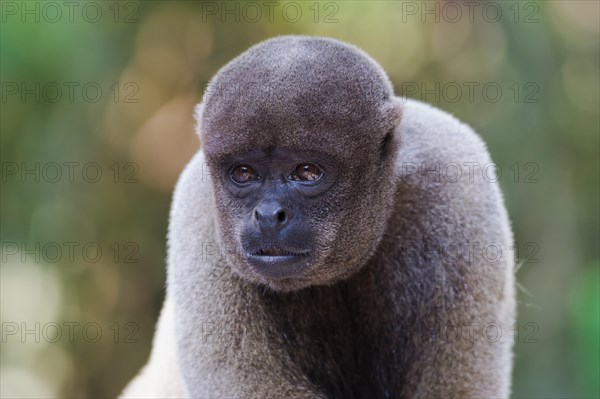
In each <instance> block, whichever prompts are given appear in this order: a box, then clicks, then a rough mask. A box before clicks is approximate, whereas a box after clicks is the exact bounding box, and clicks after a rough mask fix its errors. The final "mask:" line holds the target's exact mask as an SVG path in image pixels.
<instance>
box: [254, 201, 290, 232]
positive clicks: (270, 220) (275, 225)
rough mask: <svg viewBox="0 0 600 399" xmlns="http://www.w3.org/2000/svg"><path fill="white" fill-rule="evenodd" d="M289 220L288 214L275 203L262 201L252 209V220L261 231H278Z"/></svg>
mask: <svg viewBox="0 0 600 399" xmlns="http://www.w3.org/2000/svg"><path fill="white" fill-rule="evenodd" d="M288 219H289V212H288V211H287V210H286V209H285V208H284V207H283V206H281V204H280V203H279V202H277V201H264V202H261V203H260V204H259V205H258V206H257V207H256V208H254V220H255V222H256V223H257V224H258V227H260V229H261V230H270V229H280V228H281V227H283V225H285V223H286V222H287V221H288Z"/></svg>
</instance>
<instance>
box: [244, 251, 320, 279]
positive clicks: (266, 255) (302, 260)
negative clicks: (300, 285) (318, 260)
mask: <svg viewBox="0 0 600 399" xmlns="http://www.w3.org/2000/svg"><path fill="white" fill-rule="evenodd" d="M309 256H310V251H293V250H289V249H286V248H281V247H266V248H260V249H258V250H255V251H252V252H248V253H247V255H246V259H247V260H248V262H249V263H250V265H251V266H252V268H253V269H254V270H255V272H257V273H258V274H260V275H262V276H263V277H266V278H268V279H282V278H290V277H299V276H301V275H302V274H303V273H304V270H305V269H306V267H307V266H308V263H309V262H308V260H309Z"/></svg>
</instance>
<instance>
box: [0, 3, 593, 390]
mask: <svg viewBox="0 0 600 399" xmlns="http://www.w3.org/2000/svg"><path fill="white" fill-rule="evenodd" d="M67 3H68V2H61V1H58V2H35V1H28V2H14V1H2V2H1V8H0V11H1V31H0V33H1V34H0V40H1V42H0V57H1V60H0V67H1V71H0V74H1V81H2V101H1V115H0V128H1V144H2V148H1V157H2V159H1V161H2V194H1V221H2V222H1V229H0V232H1V241H2V264H1V319H2V342H1V348H2V349H1V376H0V377H1V381H0V387H1V395H2V397H57V396H69V397H103V396H115V395H117V394H118V393H119V392H120V390H121V389H122V388H123V387H124V385H125V384H126V383H127V382H128V380H130V379H131V378H132V377H133V375H134V374H135V373H136V372H137V371H138V369H139V368H140V367H141V366H142V364H143V363H144V362H145V360H146V358H147V356H148V353H149V350H150V343H151V339H152V335H153V329H154V323H155V320H156V317H157V315H158V311H159V309H160V306H161V301H162V299H163V296H164V279H165V255H166V253H165V234H166V228H167V217H168V211H169V203H170V196H171V192H172V190H173V186H174V184H175V181H176V179H177V176H178V175H179V173H180V171H181V169H182V167H183V166H184V165H185V164H186V162H187V161H188V160H189V158H190V157H191V156H192V154H193V153H194V152H195V151H196V149H197V148H198V145H199V142H198V140H197V139H196V137H195V135H194V133H193V126H194V122H193V119H192V110H193V106H194V104H195V103H197V102H198V101H199V99H200V98H201V95H202V92H203V90H204V89H205V88H206V84H207V82H208V81H209V79H210V78H211V76H212V75H213V74H214V73H215V72H216V71H217V70H218V68H219V67H221V66H222V65H223V64H224V63H226V62H227V61H229V60H230V59H231V58H232V57H234V56H236V55H237V54H239V53H240V52H242V51H243V50H245V49H246V48H248V47H249V46H250V45H252V44H254V43H257V42H259V41H261V40H263V39H266V38H270V37H273V36H276V35H280V34H289V33H294V34H310V35H323V36H330V37H334V38H338V39H341V40H344V41H347V42H350V43H353V44H356V45H358V46H359V47H361V48H363V49H364V50H365V51H367V52H368V53H369V54H371V55H372V56H373V57H374V58H375V59H376V60H377V61H379V62H380V63H381V64H382V66H383V67H384V69H385V70H386V71H387V72H388V74H389V75H390V77H391V79H392V80H393V82H394V85H395V88H396V92H397V94H399V95H406V96H408V97H413V98H417V99H421V100H423V101H426V102H429V103H433V104H434V105H436V106H438V107H440V108H442V109H444V110H447V111H450V112H451V113H453V114H455V115H456V116H457V117H459V118H460V119H462V120H463V121H465V122H467V123H468V124H470V125H471V126H473V127H474V128H475V129H476V130H477V131H478V132H479V133H480V134H481V135H482V136H483V138H484V139H485V141H486V142H487V143H488V146H489V150H490V152H491V154H492V157H493V159H494V161H495V162H496V163H497V165H498V168H499V170H501V172H502V175H501V177H500V184H501V186H502V189H503V190H504V194H505V199H506V203H507V206H508V209H509V213H510V216H511V219H512V222H513V228H514V232H515V240H516V242H515V247H516V249H517V252H518V256H519V259H520V262H521V267H520V269H519V271H518V273H517V277H518V281H519V285H520V289H519V308H518V316H519V326H518V330H519V337H518V344H517V345H516V351H515V369H514V386H513V396H514V397H515V398H521V397H523V398H524V397H528V398H529V397H537V398H551V397H555V398H567V397H568V398H584V397H590V398H591V397H598V396H599V395H600V392H599V390H600V388H599V383H600V382H599V381H600V369H599V359H600V347H599V340H600V327H599V325H600V322H599V317H600V316H599V315H600V309H599V302H600V298H599V295H600V293H599V292H600V276H599V268H600V260H599V238H600V237H599V211H598V209H599V147H600V143H599V137H600V131H599V117H600V116H599V109H600V107H599V95H600V94H599V93H600V83H599V76H600V75H599V46H600V43H599V35H600V32H599V14H600V11H599V3H598V2H597V1H539V2H512V1H508V2H502V3H499V2H495V3H494V2H492V3H490V2H483V1H482V2H476V3H470V5H468V4H466V3H461V2H387V1H382V2H377V1H370V2H366V1H365V2H358V1H345V2H319V3H316V2H312V1H309V2H273V3H270V5H268V4H267V5H265V4H266V3H262V2H257V3H250V5H248V3H243V2H205V3H202V2H192V1H149V2H128V1H125V2H119V3H117V2H112V1H98V2H93V1H92V2H79V1H75V2H71V3H68V4H67ZM498 10H499V11H498ZM459 13H460V14H459ZM36 323H37V324H36ZM528 323H533V324H528ZM59 332H60V335H57V334H58V333H59Z"/></svg>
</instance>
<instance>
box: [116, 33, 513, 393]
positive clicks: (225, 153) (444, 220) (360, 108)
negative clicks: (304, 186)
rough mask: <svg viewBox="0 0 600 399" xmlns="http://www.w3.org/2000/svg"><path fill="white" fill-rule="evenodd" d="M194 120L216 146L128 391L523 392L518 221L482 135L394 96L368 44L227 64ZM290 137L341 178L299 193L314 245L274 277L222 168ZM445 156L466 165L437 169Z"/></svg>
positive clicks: (283, 49)
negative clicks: (253, 251) (303, 262)
mask: <svg viewBox="0 0 600 399" xmlns="http://www.w3.org/2000/svg"><path fill="white" fill-rule="evenodd" d="M198 122H199V132H200V137H201V140H202V145H203V149H202V150H200V151H199V152H198V154H197V155H196V156H195V157H194V158H193V159H192V160H191V161H190V163H189V164H188V166H187V167H186V168H185V170H184V171H183V173H182V175H181V177H180V180H179V182H178V184H177V187H176V190H175V193H174V197H173V205H172V208H171V214H170V223H169V237H168V284H167V297H166V300H165V305H164V308H163V312H162V313H161V317H160V321H159V324H158V327H157V334H156V337H155V341H154V344H153V350H152V355H151V357H150V360H149V362H148V364H147V366H146V367H145V368H144V369H143V371H142V372H141V373H140V375H139V376H138V377H137V378H136V379H135V380H134V381H133V382H132V383H131V384H130V386H129V387H128V388H127V390H126V392H125V393H124V396H125V397H138V398H139V397H165V398H166V397H173V398H174V397H193V398H200V397H243V398H264V397H272V398H311V399H312V398H367V397H368V398H490V397H493V398H506V397H508V396H509V395H510V383H511V370H512V331H511V330H510V327H511V326H512V324H513V323H514V320H515V292H514V277H513V266H514V260H513V259H514V258H513V256H514V254H513V252H512V249H511V246H512V232H511V229H510V223H509V220H508V215H507V212H506V209H505V207H504V204H503V199H502V195H501V192H500V189H499V186H498V184H497V183H491V182H490V181H489V180H486V179H485V175H484V173H483V167H484V166H486V165H488V164H489V163H490V162H491V160H490V158H489V155H488V153H487V150H486V147H485V145H484V143H483V142H482V141H481V139H480V138H479V137H478V136H477V135H476V134H475V132H473V130H472V129H471V128H469V127H468V126H467V125H465V124H463V123H461V122H460V121H458V120H457V119H456V118H454V117H453V116H451V115H449V114H447V113H445V112H443V111H440V110H438V109H436V108H434V107H431V106H429V105H426V104H422V103H419V102H417V101H413V100H407V101H405V102H402V101H400V99H398V98H396V97H394V95H393V92H392V88H391V84H390V82H389V80H388V78H387V77H386V75H385V73H384V72H383V70H382V69H381V68H380V67H379V66H378V65H377V64H376V63H375V62H374V61H373V60H372V59H371V58H369V57H368V56H366V55H365V54H364V53H363V52H362V51H360V50H358V49H356V48H355V47H353V46H350V45H346V44H343V43H341V42H338V41H335V40H331V39H323V38H313V37H298V36H289V37H280V38H276V39H273V40H268V41H266V42H263V43H261V44H259V45H257V46H254V47H252V48H250V49H249V50H248V51H247V52H245V53H243V54H242V55H240V56H239V57H238V58H236V59H234V60H233V61H232V62H231V63H230V64H228V65H227V66H225V67H224V68H223V69H222V70H221V71H220V72H219V73H218V74H217V75H216V76H215V78H214V80H213V83H212V87H211V88H210V89H209V91H208V92H207V93H206V95H205V97H204V99H203V105H202V106H201V107H199V108H198ZM282 148H283V149H286V150H287V151H288V152H287V154H295V153H296V152H297V153H298V154H301V157H300V158H302V157H303V156H304V154H307V153H308V154H313V153H314V154H321V155H322V156H325V157H326V159H331V162H332V163H334V164H335V165H336V168H335V170H337V171H338V173H337V174H335V176H336V178H335V182H334V184H332V185H331V187H330V188H329V189H328V191H326V192H324V193H322V194H321V195H319V196H318V197H315V198H314V199H311V200H310V202H309V200H305V199H304V197H302V196H301V195H298V198H300V200H302V201H300V200H299V201H300V202H302V203H301V205H304V203H305V202H308V203H310V204H311V206H308V207H305V208H306V210H305V211H303V213H302V218H303V221H304V222H305V223H306V225H307V226H309V227H310V228H311V231H313V232H314V243H313V250H314V252H315V256H314V257H313V258H311V261H310V264H309V265H308V267H307V269H306V272H305V274H304V275H303V276H301V277H298V278H293V279H287V280H281V281H279V280H272V279H269V278H266V277H264V276H262V275H260V274H258V273H256V272H255V270H253V269H252V267H250V266H249V265H248V264H247V262H246V260H245V258H244V257H243V256H242V254H240V253H239V251H237V250H235V246H236V245H238V244H239V236H240V227H239V224H240V221H243V220H247V218H248V210H247V208H248V206H247V204H246V203H245V201H246V200H245V199H244V198H245V197H244V196H243V195H237V194H236V193H237V192H235V191H232V190H231V189H228V188H227V186H226V184H227V183H226V182H227V179H226V177H227V176H226V175H225V174H224V173H225V172H224V169H223V165H224V164H225V163H226V161H227V160H228V159H230V158H232V157H233V158H236V157H242V155H240V154H243V153H245V152H252V151H255V150H260V151H263V152H264V153H265V154H266V155H265V156H264V158H265V159H267V162H268V160H270V159H272V158H270V157H271V155H272V152H271V151H274V152H276V150H277V149H282ZM242 159H245V158H243V157H242ZM205 164H208V166H209V171H210V180H209V182H206V180H205V177H206V174H205V172H206V170H205V166H206V165H205ZM439 165H459V166H464V167H465V168H466V169H464V170H462V173H461V174H460V176H459V178H458V179H437V178H435V175H433V174H431V173H430V172H431V171H432V170H436V168H439ZM415 167H416V169H415ZM273 184H275V183H273ZM281 184H288V183H287V182H285V181H284V182H283V183H281ZM257 190H258V191H260V190H259V189H257ZM290 196H293V194H290ZM303 209H304V208H303ZM488 244H494V248H500V251H499V253H500V256H499V257H495V258H490V257H489V256H486V255H488V254H487V253H485V252H484V251H483V248H485V246H486V245H488ZM232 247H234V248H233V251H231V249H232ZM457 248H458V251H457ZM266 287H269V288H271V289H266ZM492 324H493V325H494V327H495V330H494V331H498V329H499V335H497V337H492V338H494V339H490V337H489V336H488V335H487V334H488V331H487V330H484V328H485V326H490V325H492ZM457 329H458V330H457ZM449 331H451V332H452V333H451V335H448V334H449V333H448V332H449ZM457 332H458V333H459V334H458V335H457V334H456V333H457ZM495 338H497V339H495Z"/></svg>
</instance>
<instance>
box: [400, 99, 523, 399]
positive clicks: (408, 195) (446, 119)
mask: <svg viewBox="0 0 600 399" xmlns="http://www.w3.org/2000/svg"><path fill="white" fill-rule="evenodd" d="M405 111H406V112H405V115H404V117H405V120H404V121H403V129H404V130H403V138H404V147H403V149H402V151H401V154H400V158H401V160H403V161H404V162H405V163H404V165H406V164H407V163H406V161H409V162H410V163H412V165H411V166H410V168H404V170H401V171H400V176H401V178H400V181H401V183H400V184H401V185H402V186H401V188H400V189H399V192H400V193H401V194H400V195H399V198H398V212H397V216H396V218H397V223H396V226H398V237H399V241H398V244H397V246H399V247H402V246H403V247H404V249H408V250H412V251H411V252H413V253H415V254H417V256H416V257H411V258H410V259H405V264H404V265H401V266H400V268H399V269H400V270H402V272H401V281H402V286H401V287H397V289H400V290H404V292H405V298H408V300H410V301H411V303H412V304H415V303H416V304H418V305H417V306H416V307H415V306H414V305H413V306H412V312H413V313H412V316H413V317H412V320H413V321H414V322H413V324H412V330H411V334H412V336H411V339H410V342H411V344H410V346H409V353H410V361H409V362H408V369H407V372H406V375H405V381H404V388H403V394H404V395H405V396H406V397H416V398H419V397H422V398H432V397H457V398H459V397H460V398H484V397H486V398H487V397H502V398H505V397H508V396H509V394H510V382H511V369H512V339H513V332H512V330H511V329H510V328H511V326H512V325H513V323H514V313H515V292H514V277H513V267H514V254H513V251H512V249H511V246H512V233H511V230H510V223H509V220H508V216H507V212H506V210H505V207H504V204H503V199H502V195H501V193H500V190H499V187H498V183H497V182H496V181H495V176H490V175H487V174H486V173H487V170H489V168H488V169H487V170H486V168H487V167H488V166H490V165H492V162H491V160H490V158H489V156H488V153H487V150H486V148H485V145H484V144H483V142H482V141H481V140H480V139H479V137H478V136H476V134H475V133H474V132H473V131H472V130H471V129H470V128H469V127H467V126H466V125H464V124H462V123H459V122H458V121H457V120H456V119H454V118H453V117H451V116H450V115H448V114H446V113H445V112H442V111H440V110H437V109H435V108H433V107H431V106H427V105H424V104H421V103H417V102H414V101H409V102H408V103H407V106H406V110H405ZM415 165H417V166H418V167H419V168H420V171H419V172H417V171H415V168H414V166H415ZM457 165H458V167H457ZM436 168H437V169H436ZM432 170H433V172H432ZM436 170H437V172H436ZM456 170H458V171H459V172H460V173H456ZM457 177H458V178H457ZM407 215H412V216H409V217H412V218H416V219H417V220H416V221H415V220H414V219H410V220H408V219H407ZM411 247H412V248H411ZM399 256H400V257H401V258H402V256H403V255H402V254H399ZM406 262H409V263H411V264H409V265H407V264H406Z"/></svg>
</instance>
